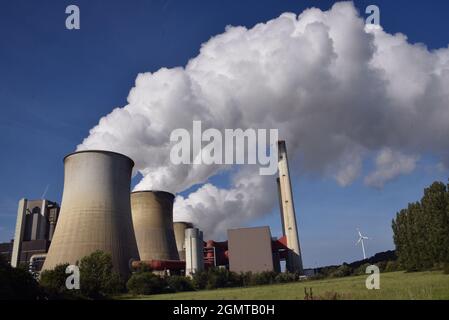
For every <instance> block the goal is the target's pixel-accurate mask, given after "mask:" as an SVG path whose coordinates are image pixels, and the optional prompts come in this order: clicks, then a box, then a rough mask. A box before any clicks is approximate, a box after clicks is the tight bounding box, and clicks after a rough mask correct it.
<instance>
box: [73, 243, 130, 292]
mask: <svg viewBox="0 0 449 320" xmlns="http://www.w3.org/2000/svg"><path fill="white" fill-rule="evenodd" d="M79 267H80V274H81V277H80V281H81V283H80V285H81V293H82V294H83V295H85V296H86V297H89V298H93V299H100V298H105V297H107V296H109V295H113V294H117V293H120V292H123V291H124V289H125V286H124V283H123V281H122V280H121V279H120V276H119V274H118V273H116V272H114V270H113V265H112V258H111V255H110V254H107V253H105V252H102V251H95V252H94V253H92V254H91V255H89V256H87V257H84V258H83V259H81V262H80V265H79Z"/></svg>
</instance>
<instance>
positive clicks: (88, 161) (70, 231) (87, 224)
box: [43, 151, 139, 278]
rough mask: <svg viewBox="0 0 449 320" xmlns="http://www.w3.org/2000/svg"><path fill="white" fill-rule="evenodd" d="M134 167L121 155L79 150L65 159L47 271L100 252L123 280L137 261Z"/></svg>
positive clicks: (130, 161) (46, 266)
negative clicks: (132, 192)
mask: <svg viewBox="0 0 449 320" xmlns="http://www.w3.org/2000/svg"><path fill="white" fill-rule="evenodd" d="M133 166H134V162H133V161H132V160H131V159H130V158H128V157H126V156H124V155H122V154H119V153H114V152H109V151H80V152H75V153H72V154H69V155H68V156H66V157H65V158H64V168H65V173H64V174H65V177H64V193H63V197H62V203H61V211H60V215H59V220H58V223H57V225H56V229H55V233H54V235H53V239H52V242H51V245H50V249H49V251H48V255H47V259H46V260H45V263H44V266H43V269H44V270H45V269H53V268H54V267H55V266H56V265H58V264H63V263H70V264H75V263H76V262H77V261H79V260H81V259H82V258H83V257H85V256H87V255H89V254H90V253H92V252H94V251H96V250H102V251H104V252H107V253H110V254H111V255H112V262H113V265H114V269H115V270H116V271H117V272H119V273H120V274H121V275H122V276H124V277H125V278H126V277H127V276H128V275H129V272H130V271H129V270H130V269H129V266H130V261H131V260H133V259H135V260H138V259H139V254H138V250H137V243H136V238H135V236H134V230H133V225H132V218H131V205H130V196H129V193H130V184H131V170H132V168H133Z"/></svg>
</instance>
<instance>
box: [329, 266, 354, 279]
mask: <svg viewBox="0 0 449 320" xmlns="http://www.w3.org/2000/svg"><path fill="white" fill-rule="evenodd" d="M351 273H352V269H351V267H350V266H349V265H348V264H346V263H343V264H342V265H341V266H339V267H338V268H337V269H336V270H335V271H333V272H332V273H331V274H330V276H331V277H333V278H340V277H347V276H349V275H351Z"/></svg>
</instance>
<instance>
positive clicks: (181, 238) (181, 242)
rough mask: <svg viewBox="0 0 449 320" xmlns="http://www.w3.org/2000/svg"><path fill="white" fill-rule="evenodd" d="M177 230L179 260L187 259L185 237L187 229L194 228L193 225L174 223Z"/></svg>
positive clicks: (182, 222) (181, 222) (180, 222)
mask: <svg viewBox="0 0 449 320" xmlns="http://www.w3.org/2000/svg"><path fill="white" fill-rule="evenodd" d="M173 228H174V230H175V240H176V248H177V249H178V254H179V259H180V260H185V259H186V248H185V237H186V229H188V228H193V224H192V223H190V222H184V221H177V222H174V223H173Z"/></svg>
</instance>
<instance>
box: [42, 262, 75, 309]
mask: <svg viewBox="0 0 449 320" xmlns="http://www.w3.org/2000/svg"><path fill="white" fill-rule="evenodd" d="M67 266H68V264H61V265H57V266H56V267H55V268H54V269H53V270H45V271H42V272H41V275H40V280H39V284H40V286H41V287H42V289H43V291H44V293H45V296H46V297H47V298H48V299H51V300H59V299H80V298H82V295H81V293H80V291H79V290H68V289H67V287H66V284H65V282H66V279H67V277H68V274H66V273H65V270H66V268H67Z"/></svg>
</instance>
